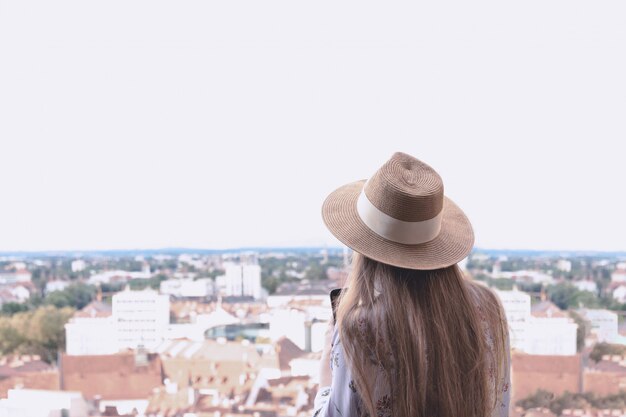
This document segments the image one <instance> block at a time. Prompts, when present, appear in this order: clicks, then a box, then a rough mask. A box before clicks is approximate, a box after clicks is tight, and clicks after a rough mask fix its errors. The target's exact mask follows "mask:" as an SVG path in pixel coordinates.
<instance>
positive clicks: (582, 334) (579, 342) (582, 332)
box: [569, 311, 589, 352]
mask: <svg viewBox="0 0 626 417" xmlns="http://www.w3.org/2000/svg"><path fill="white" fill-rule="evenodd" d="M569 315H570V317H571V318H572V319H574V321H575V322H576V324H577V325H578V328H577V329H576V351H577V352H581V351H582V350H583V348H584V347H585V338H586V337H587V333H588V332H589V324H588V323H587V321H585V320H583V318H582V317H580V315H579V314H578V313H576V312H574V311H570V312H569Z"/></svg>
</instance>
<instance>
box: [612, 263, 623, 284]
mask: <svg viewBox="0 0 626 417" xmlns="http://www.w3.org/2000/svg"><path fill="white" fill-rule="evenodd" d="M611 282H626V266H623V265H621V264H618V266H617V268H616V269H615V271H613V273H612V274H611Z"/></svg>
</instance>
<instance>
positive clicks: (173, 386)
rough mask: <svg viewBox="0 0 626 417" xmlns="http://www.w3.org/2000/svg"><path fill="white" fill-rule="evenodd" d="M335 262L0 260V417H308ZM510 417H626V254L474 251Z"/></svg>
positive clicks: (321, 251)
mask: <svg viewBox="0 0 626 417" xmlns="http://www.w3.org/2000/svg"><path fill="white" fill-rule="evenodd" d="M350 259H351V253H350V252H349V251H347V250H346V249H341V248H330V247H323V248H275V249H262V248H254V249H242V250H232V251H201V250H184V249H178V250H173V249H172V250H162V251H157V250H150V251H111V252H106V251H102V252H84V253H69V252H63V253H5V254H2V255H0V308H1V316H0V354H1V358H0V398H1V399H0V416H8V415H23V416H31V415H33V416H34V415H55V416H56V415H59V416H71V417H86V416H146V417H147V416H155V417H156V416H168V417H173V416H178V417H206V416H211V417H222V416H223V417H226V416H253V417H261V416H263V417H273V416H309V415H311V410H312V406H313V399H314V397H315V393H316V390H317V378H318V375H317V374H318V368H319V360H320V356H321V350H322V347H323V341H324V332H325V329H326V326H327V323H328V321H329V320H330V318H331V314H332V313H331V307H330V299H329V296H328V295H329V292H330V290H331V289H333V288H338V287H342V286H343V285H344V283H345V280H346V278H347V277H348V274H349V273H350ZM460 266H461V267H462V269H463V270H464V271H465V274H466V276H467V279H473V280H478V281H482V282H483V283H484V284H485V285H488V286H490V287H491V288H493V289H494V290H495V292H496V293H497V294H498V296H499V297H500V299H501V301H502V304H503V306H504V309H505V311H506V315H507V319H508V323H509V329H510V330H509V331H510V342H511V357H512V361H511V363H512V366H511V371H512V401H511V415H515V416H523V415H526V416H546V417H548V416H559V415H560V416H619V415H623V414H625V413H626V394H624V390H625V389H626V322H625V321H624V316H625V315H626V254H624V253H573V252H571V253H558V252H522V251H502V250H499V251H495V250H491V251H490V250H481V249H475V250H474V251H473V252H472V254H471V255H470V256H469V257H468V258H467V259H466V260H464V261H463V262H462V263H461V264H460Z"/></svg>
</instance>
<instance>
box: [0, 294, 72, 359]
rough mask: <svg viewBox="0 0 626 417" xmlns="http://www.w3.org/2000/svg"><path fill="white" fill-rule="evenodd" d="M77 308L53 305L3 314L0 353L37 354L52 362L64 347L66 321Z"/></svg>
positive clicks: (0, 328)
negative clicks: (7, 315) (12, 313)
mask: <svg viewBox="0 0 626 417" xmlns="http://www.w3.org/2000/svg"><path fill="white" fill-rule="evenodd" d="M73 314H74V310H73V309H71V308H68V307H64V308H56V307H54V306H52V305H46V306H42V307H39V308H38V309H36V310H32V311H26V312H20V313H16V314H14V315H13V316H11V317H2V318H0V353H2V354H4V355H8V354H35V355H39V356H41V358H42V359H43V360H45V361H46V362H49V363H51V362H53V361H54V360H55V359H56V357H57V353H58V351H59V350H62V349H63V348H64V347H65V323H67V321H68V320H69V319H70V317H72V315H73Z"/></svg>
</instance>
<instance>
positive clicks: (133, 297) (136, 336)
mask: <svg viewBox="0 0 626 417" xmlns="http://www.w3.org/2000/svg"><path fill="white" fill-rule="evenodd" d="M112 304H113V314H112V317H113V323H114V326H115V332H116V334H117V337H116V340H117V344H118V346H117V347H118V350H122V349H126V348H130V349H136V348H138V347H141V346H143V347H145V348H147V349H148V350H150V349H153V348H154V347H156V346H157V345H158V344H159V343H161V342H162V341H163V340H164V339H165V338H166V335H167V328H168V325H169V322H170V298H169V296H168V295H162V294H159V293H158V292H156V291H155V290H152V289H145V290H142V291H131V290H130V289H129V288H128V287H127V288H126V289H125V290H124V291H120V292H118V293H117V294H115V295H114V296H113V303H112Z"/></svg>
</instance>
